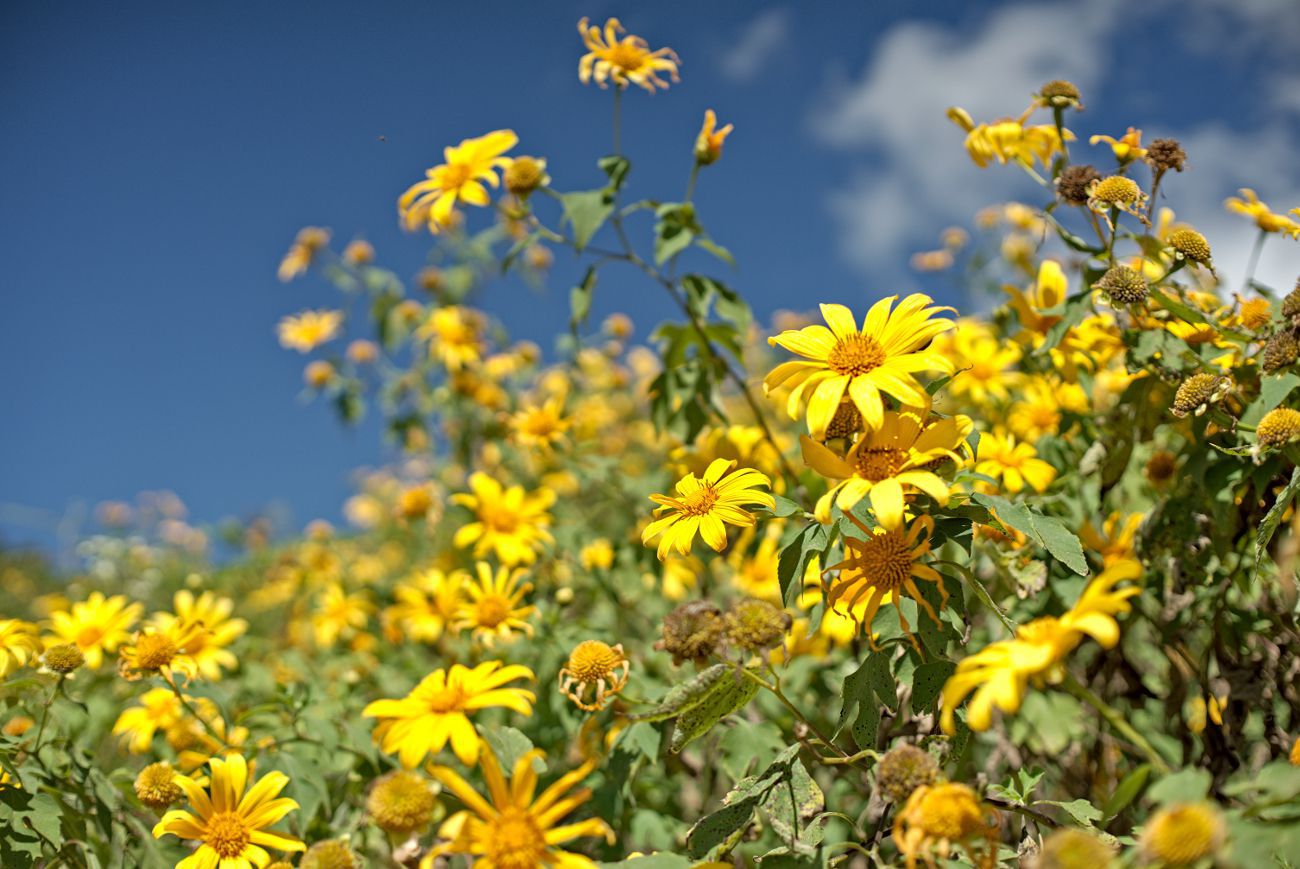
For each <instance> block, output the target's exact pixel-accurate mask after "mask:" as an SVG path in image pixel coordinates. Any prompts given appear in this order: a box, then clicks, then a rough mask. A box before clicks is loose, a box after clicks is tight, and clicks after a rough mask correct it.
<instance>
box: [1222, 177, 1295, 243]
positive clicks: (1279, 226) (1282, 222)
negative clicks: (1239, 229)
mask: <svg viewBox="0 0 1300 869" xmlns="http://www.w3.org/2000/svg"><path fill="white" fill-rule="evenodd" d="M1240 192H1241V195H1242V198H1241V199H1238V198H1237V197H1235V196H1229V197H1228V198H1227V199H1226V200H1224V202H1223V205H1224V207H1225V208H1227V209H1228V210H1229V211H1235V212H1236V213H1237V214H1244V215H1245V216H1246V217H1249V218H1250V219H1251V220H1253V221H1255V225H1256V226H1258V227H1259V228H1260V231H1262V232H1279V233H1281V234H1282V235H1286V236H1290V237H1291V238H1300V223H1297V222H1296V221H1294V220H1292V219H1291V218H1289V217H1287V216H1286V215H1283V214H1277V213H1276V212H1274V211H1273V210H1272V209H1270V208H1269V207H1268V203H1267V202H1260V201H1259V196H1257V195H1256V194H1255V191H1254V190H1251V189H1250V188H1249V187H1243V188H1241V191H1240Z"/></svg>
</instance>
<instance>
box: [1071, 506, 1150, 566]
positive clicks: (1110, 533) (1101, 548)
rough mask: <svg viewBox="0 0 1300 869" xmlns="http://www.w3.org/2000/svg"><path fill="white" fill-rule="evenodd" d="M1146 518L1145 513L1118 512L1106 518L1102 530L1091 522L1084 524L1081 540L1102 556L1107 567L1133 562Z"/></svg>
mask: <svg viewBox="0 0 1300 869" xmlns="http://www.w3.org/2000/svg"><path fill="white" fill-rule="evenodd" d="M1145 517H1146V514H1145V513H1128V514H1124V513H1121V512H1120V511H1118V510H1116V511H1115V512H1113V513H1111V514H1110V515H1109V516H1107V517H1106V520H1105V521H1104V522H1102V524H1101V529H1100V530H1099V529H1098V528H1097V527H1096V526H1095V525H1093V524H1092V521H1091V520H1088V521H1087V522H1084V523H1083V527H1082V528H1080V529H1079V539H1081V540H1082V541H1083V543H1084V545H1085V546H1087V547H1088V548H1089V549H1091V550H1092V551H1094V552H1096V553H1098V554H1099V555H1101V560H1102V564H1103V565H1104V566H1105V567H1110V566H1111V565H1112V564H1114V563H1115V562H1117V561H1131V560H1133V559H1134V558H1135V557H1136V551H1135V546H1136V539H1137V532H1138V528H1139V527H1140V526H1141V525H1142V520H1143V519H1144V518H1145Z"/></svg>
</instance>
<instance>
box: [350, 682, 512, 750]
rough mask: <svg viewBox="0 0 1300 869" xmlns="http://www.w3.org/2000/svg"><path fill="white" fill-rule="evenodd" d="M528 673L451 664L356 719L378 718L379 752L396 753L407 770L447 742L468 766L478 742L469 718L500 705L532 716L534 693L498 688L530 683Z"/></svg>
mask: <svg viewBox="0 0 1300 869" xmlns="http://www.w3.org/2000/svg"><path fill="white" fill-rule="evenodd" d="M534 678H536V677H535V676H534V675H533V671H532V670H530V669H528V668H527V667H524V666H520V665H518V664H512V665H510V666H502V664H501V662H500V661H485V662H484V663H482V664H479V665H478V666H477V667H475V668H474V669H472V670H471V669H469V668H468V667H465V666H463V665H461V664H453V665H452V666H451V669H450V670H441V669H439V670H434V671H433V672H432V673H430V674H429V675H428V676H425V677H424V679H422V680H421V681H420V684H419V685H417V686H415V688H414V690H412V691H411V693H410V694H408V695H406V696H405V697H403V698H402V699H400V700H376V701H374V702H373V703H371V704H370V705H368V706H367V707H366V708H365V709H363V710H362V712H361V714H362V715H364V716H365V717H367V718H378V719H379V723H378V724H377V725H376V726H375V733H374V737H375V741H376V742H378V743H379V745H380V747H381V748H382V749H383V750H384V752H386V753H388V754H394V753H396V754H397V755H398V758H399V759H400V760H401V762H402V766H404V767H406V768H407V769H414V768H415V767H416V766H418V765H419V763H420V761H421V760H423V759H424V756H425V755H427V754H436V753H437V752H439V751H441V750H442V749H443V747H444V746H445V745H446V744H447V743H448V741H450V742H451V748H452V751H454V752H455V753H456V757H458V758H460V761H461V763H464V764H465V765H466V766H473V765H474V763H475V761H477V760H478V757H479V738H478V733H477V732H476V731H475V730H474V725H473V724H471V723H470V720H469V714H468V713H471V712H475V711H477V710H479V709H487V708H489V707H492V706H504V707H506V708H507V709H511V710H513V711H515V712H518V713H519V714H520V715H532V714H533V701H534V699H535V697H534V695H533V692H532V691H528V690H525V689H523V688H506V687H503V686H504V685H506V684H507V683H509V682H514V681H515V680H517V679H529V680H531V679H534Z"/></svg>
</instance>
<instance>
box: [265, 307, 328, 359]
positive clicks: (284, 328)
mask: <svg viewBox="0 0 1300 869" xmlns="http://www.w3.org/2000/svg"><path fill="white" fill-rule="evenodd" d="M342 325H343V313H342V312H341V311H325V310H321V311H303V312H302V313H301V314H298V315H297V316H293V317H285V318H283V319H282V320H280V325H279V327H278V330H279V334H280V346H281V347H284V348H286V349H288V350H297V351H298V352H299V353H309V352H311V351H312V350H314V349H316V348H317V347H319V346H320V345H322V344H327V343H329V342H330V341H333V340H334V339H335V338H336V337H338V334H339V328H340V327H341V326H342Z"/></svg>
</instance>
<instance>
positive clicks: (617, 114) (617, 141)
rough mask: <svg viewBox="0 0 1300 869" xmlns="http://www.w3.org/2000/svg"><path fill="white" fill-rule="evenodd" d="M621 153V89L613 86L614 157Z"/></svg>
mask: <svg viewBox="0 0 1300 869" xmlns="http://www.w3.org/2000/svg"><path fill="white" fill-rule="evenodd" d="M622 153H623V88H621V87H619V86H618V85H615V86H614V155H615V156H619V155H621V154H622Z"/></svg>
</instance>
